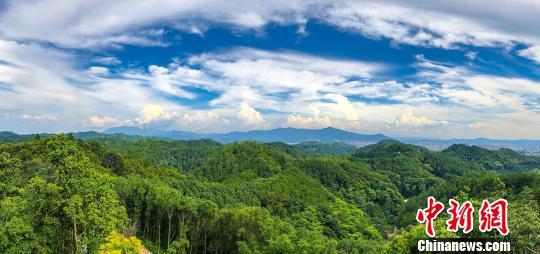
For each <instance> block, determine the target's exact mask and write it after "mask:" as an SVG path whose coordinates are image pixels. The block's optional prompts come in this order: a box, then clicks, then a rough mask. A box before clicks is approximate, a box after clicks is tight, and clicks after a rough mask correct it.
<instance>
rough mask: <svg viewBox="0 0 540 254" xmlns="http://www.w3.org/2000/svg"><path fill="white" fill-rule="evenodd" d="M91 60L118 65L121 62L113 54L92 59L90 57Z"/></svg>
mask: <svg viewBox="0 0 540 254" xmlns="http://www.w3.org/2000/svg"><path fill="white" fill-rule="evenodd" d="M92 62H94V63H99V64H103V65H118V64H121V63H122V61H120V59H118V58H117V57H114V56H100V57H95V58H94V59H92Z"/></svg>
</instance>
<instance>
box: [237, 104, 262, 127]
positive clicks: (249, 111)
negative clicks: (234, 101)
mask: <svg viewBox="0 0 540 254" xmlns="http://www.w3.org/2000/svg"><path fill="white" fill-rule="evenodd" d="M236 116H237V117H238V119H240V120H242V121H244V122H245V123H246V124H248V125H255V124H260V123H263V122H264V119H263V117H262V116H261V113H259V112H257V110H255V109H254V108H252V107H251V106H249V104H247V103H242V104H240V110H238V112H237V113H236Z"/></svg>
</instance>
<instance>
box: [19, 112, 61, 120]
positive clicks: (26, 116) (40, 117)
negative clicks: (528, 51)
mask: <svg viewBox="0 0 540 254" xmlns="http://www.w3.org/2000/svg"><path fill="white" fill-rule="evenodd" d="M21 119H25V120H38V121H58V117H56V116H54V115H29V114H22V115H21Z"/></svg>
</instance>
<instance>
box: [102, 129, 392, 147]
mask: <svg viewBox="0 0 540 254" xmlns="http://www.w3.org/2000/svg"><path fill="white" fill-rule="evenodd" d="M103 133H105V134H126V135H137V136H154V137H164V138H171V139H201V138H208V139H212V140H215V141H218V142H222V143H230V142H236V141H243V140H255V141H259V142H285V143H300V142H303V141H318V142H321V143H333V142H343V143H348V144H353V145H367V144H373V143H377V142H379V141H381V140H385V139H391V138H390V137H387V136H385V135H383V134H373V135H366V134H358V133H354V132H350V131H344V130H340V129H336V128H331V127H328V128H324V129H297V128H277V129H272V130H253V131H246V132H229V133H211V134H202V133H194V132H185V131H164V130H157V129H147V130H143V129H141V128H136V127H115V128H110V129H107V130H105V131H104V132H103Z"/></svg>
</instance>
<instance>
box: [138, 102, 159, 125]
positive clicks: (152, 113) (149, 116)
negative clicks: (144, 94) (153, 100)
mask: <svg viewBox="0 0 540 254" xmlns="http://www.w3.org/2000/svg"><path fill="white" fill-rule="evenodd" d="M162 115H163V108H162V107H161V106H160V105H154V104H148V105H145V106H144V108H143V109H142V111H141V116H140V118H139V119H137V120H138V122H139V123H141V124H148V123H150V122H152V121H154V120H156V119H159V118H160V117H161V116H162Z"/></svg>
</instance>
